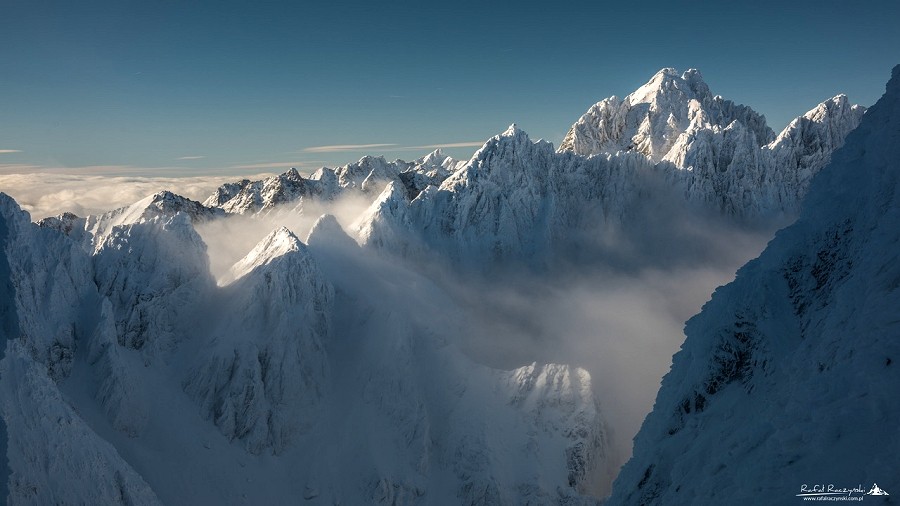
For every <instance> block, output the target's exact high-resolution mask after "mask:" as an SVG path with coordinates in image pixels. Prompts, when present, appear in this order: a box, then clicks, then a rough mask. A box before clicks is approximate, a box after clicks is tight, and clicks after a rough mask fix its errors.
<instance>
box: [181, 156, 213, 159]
mask: <svg viewBox="0 0 900 506" xmlns="http://www.w3.org/2000/svg"><path fill="white" fill-rule="evenodd" d="M201 158H206V157H205V156H179V157H178V158H176V160H200V159H201Z"/></svg>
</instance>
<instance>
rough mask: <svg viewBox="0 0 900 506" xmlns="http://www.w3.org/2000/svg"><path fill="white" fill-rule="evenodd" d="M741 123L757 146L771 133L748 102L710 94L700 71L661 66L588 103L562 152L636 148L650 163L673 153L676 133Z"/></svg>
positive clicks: (612, 151)
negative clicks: (633, 86)
mask: <svg viewBox="0 0 900 506" xmlns="http://www.w3.org/2000/svg"><path fill="white" fill-rule="evenodd" d="M735 121H736V122H738V123H741V124H742V125H743V126H744V127H745V128H746V129H747V130H749V131H750V132H751V134H752V137H753V140H754V142H755V144H756V145H757V146H764V145H766V144H768V143H769V142H770V141H772V140H773V139H774V138H775V133H774V132H772V129H770V128H769V127H768V126H767V125H766V120H765V118H764V117H763V116H761V115H760V114H758V113H756V112H754V111H753V110H752V109H750V108H749V107H747V106H744V105H737V104H735V103H734V102H731V101H730V100H725V99H723V98H722V97H720V96H713V95H712V93H710V91H709V87H708V86H707V85H706V83H705V82H704V81H703V77H702V76H701V75H700V72H699V71H697V70H694V69H690V70H688V71H686V72H684V73H683V74H681V75H680V76H679V75H678V72H677V71H676V70H675V69H672V68H665V69H662V70H660V71H659V72H657V73H656V75H654V76H653V77H652V78H651V79H650V81H648V82H647V83H646V84H644V85H643V86H641V87H640V88H638V89H637V90H635V91H634V92H633V93H631V94H630V95H628V96H627V97H625V99H623V100H619V99H618V98H616V97H610V98H607V99H605V100H603V101H601V102H598V103H597V104H595V105H594V106H592V107H591V108H590V109H588V111H587V112H586V113H585V114H584V116H582V117H581V118H580V119H579V120H578V121H577V122H576V123H575V124H574V125H573V126H572V128H571V129H570V130H569V132H568V133H567V134H566V136H565V138H564V139H563V142H562V144H560V148H559V149H560V151H572V152H574V153H577V154H579V155H584V156H589V155H595V154H599V153H615V152H616V151H636V152H638V153H641V154H643V155H645V156H647V157H648V158H650V159H651V160H653V161H654V162H658V161H660V160H663V159H664V158H666V157H671V151H672V149H673V147H674V146H675V145H676V142H677V140H678V138H679V137H680V136H681V135H683V134H685V133H690V132H695V131H697V130H700V129H709V128H711V127H713V126H718V127H720V128H724V127H726V126H728V125H730V124H731V123H733V122H735Z"/></svg>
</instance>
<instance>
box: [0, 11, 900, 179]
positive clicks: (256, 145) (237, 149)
mask: <svg viewBox="0 0 900 506" xmlns="http://www.w3.org/2000/svg"><path fill="white" fill-rule="evenodd" d="M849 4H850V3H849V2H834V1H829V0H818V1H795V2H766V1H763V2H700V1H691V2H679V1H653V0H646V1H644V2H640V3H633V2H619V3H615V4H608V3H604V2H598V1H593V2H582V1H574V2H570V3H567V4H559V3H552V4H551V3H546V2H544V3H532V2H501V1H494V2H469V1H453V2H443V3H440V4H430V3H424V2H404V1H399V2H390V3H383V4H382V3H376V2H343V3H334V2H329V3H325V2H322V3H318V4H312V3H309V2H274V1H272V2H230V1H216V2H204V1H194V2H184V1H143V2H135V1H127V0H126V1H122V0H117V1H109V2H99V1H86V2H71V1H59V2H57V1H43V0H21V1H20V0H12V1H11V0H0V65H2V69H0V172H7V173H8V172H24V171H34V170H46V169H45V168H47V167H69V168H76V169H75V170H78V171H82V172H88V173H139V174H142V175H165V176H172V175H181V174H183V175H196V174H204V173H210V174H213V173H216V174H219V173H235V174H237V173H247V174H254V173H259V172H273V171H279V172H280V171H282V170H284V169H285V168H287V167H288V166H290V165H295V166H300V167H301V168H307V169H312V168H315V167H318V166H321V165H329V166H333V165H337V164H341V163H346V162H348V161H352V160H356V159H358V158H359V157H360V156H362V155H363V154H367V153H370V154H383V155H385V156H386V157H388V158H389V159H393V158H406V159H411V158H416V157H418V156H421V155H423V154H425V153H427V152H428V151H430V150H431V148H430V146H436V145H442V144H451V145H452V144H463V146H461V147H455V148H450V149H448V150H447V151H448V152H449V153H451V154H453V155H456V156H460V157H467V156H469V155H471V153H472V152H473V151H474V150H475V149H476V147H473V146H471V144H473V143H480V142H482V141H484V140H485V139H486V138H488V137H490V136H491V135H494V134H496V133H498V132H501V131H503V130H504V129H505V128H506V126H507V125H508V124H510V123H512V122H516V123H518V124H519V125H520V126H521V127H522V128H524V129H525V130H526V131H527V132H529V134H530V135H531V136H532V138H545V139H547V140H550V141H553V142H554V143H557V144H558V142H559V141H560V140H561V139H562V136H563V135H564V133H565V131H566V130H567V129H568V127H569V126H570V125H571V124H572V123H573V122H574V121H575V120H576V119H577V118H578V117H579V116H580V115H581V114H582V113H583V112H584V111H585V110H586V109H587V108H588V107H589V106H590V105H591V104H593V103H594V102H596V101H598V100H600V99H602V98H605V97H607V96H609V95H613V94H615V95H619V96H623V95H625V94H627V93H629V92H630V91H632V90H633V89H635V88H636V87H638V86H640V85H641V84H643V83H644V82H645V81H646V80H648V79H649V78H650V77H651V76H652V75H653V74H654V73H655V72H656V71H657V70H658V69H659V68H661V67H676V68H678V69H681V70H683V69H686V68H688V67H694V68H698V69H700V70H701V72H702V73H703V75H704V77H705V78H706V81H707V83H708V84H709V85H710V88H711V89H712V91H713V92H714V93H717V94H720V95H723V96H724V97H726V98H729V99H732V100H735V101H737V102H741V103H745V104H748V105H751V106H752V107H754V108H755V109H756V110H758V111H760V112H762V113H764V114H765V115H766V117H767V118H768V120H769V123H770V125H771V126H772V127H773V128H774V129H775V130H776V131H777V130H780V129H781V128H782V127H783V126H784V125H785V124H786V123H787V122H788V121H789V120H790V119H791V118H793V117H795V116H797V115H799V114H802V113H803V112H805V111H806V110H808V109H810V108H812V107H813V106H815V105H816V104H817V103H819V102H821V101H822V100H824V99H826V98H829V97H831V96H833V95H835V94H837V93H847V94H848V95H849V96H850V99H851V100H852V101H853V102H856V103H862V104H864V105H871V104H872V103H873V102H874V101H875V100H876V99H877V98H878V97H879V96H880V95H881V93H882V92H883V90H884V83H885V82H886V81H887V79H888V76H889V74H890V69H891V67H892V66H893V65H894V64H896V63H898V62H900V30H898V28H897V26H896V25H897V22H898V21H900V2H897V1H896V0H890V1H878V0H873V1H863V2H858V4H859V5H849ZM354 145H367V147H358V148H353V147H352V146H354ZM328 146H344V147H343V148H338V147H331V148H329V147H328ZM346 146H351V147H346Z"/></svg>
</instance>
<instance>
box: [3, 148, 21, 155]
mask: <svg viewBox="0 0 900 506" xmlns="http://www.w3.org/2000/svg"><path fill="white" fill-rule="evenodd" d="M21 152H22V150H21V149H0V155H5V154H8V153H21Z"/></svg>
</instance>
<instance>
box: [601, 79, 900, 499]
mask: <svg viewBox="0 0 900 506" xmlns="http://www.w3.org/2000/svg"><path fill="white" fill-rule="evenodd" d="M841 102H843V100H841V99H840V98H838V99H837V100H836V101H835V102H834V103H833V104H832V105H833V106H835V107H838V108H841V109H843V110H844V111H845V112H847V113H848V114H851V115H853V114H856V113H855V112H854V111H853V110H852V109H849V108H847V107H845V106H842V105H841ZM804 123H805V122H804V121H802V120H801V121H799V122H797V123H796V124H795V125H794V126H795V130H798V129H799V130H803V129H805V128H808V126H803V124H804ZM898 223H900V66H898V67H896V68H895V69H894V72H893V77H892V79H891V81H890V82H889V83H888V85H887V92H886V93H885V95H884V96H883V97H882V98H881V100H879V101H878V103H877V104H875V105H874V106H872V108H871V109H869V111H868V112H867V113H866V114H865V116H863V118H862V121H861V123H860V125H859V127H858V128H857V129H856V130H855V131H853V132H852V133H850V134H849V136H848V137H847V141H846V144H845V145H844V147H843V148H841V149H839V150H837V151H836V152H835V153H834V155H833V157H832V160H831V164H830V165H829V166H828V167H826V168H825V169H823V170H822V171H821V172H820V173H819V174H818V175H817V176H816V177H815V179H814V180H813V183H812V187H811V189H810V191H809V195H808V197H807V200H806V203H805V205H804V209H803V212H802V214H801V216H800V218H799V220H798V221H797V222H796V223H795V224H794V225H792V226H790V227H788V228H786V229H784V230H782V231H780V232H779V233H778V235H777V236H776V237H775V239H774V240H773V241H772V242H771V243H769V246H768V248H767V249H766V250H765V251H764V252H763V253H762V255H761V256H760V257H759V258H758V259H756V260H753V261H752V262H750V263H748V264H747V265H746V266H744V267H743V268H742V269H741V270H740V271H739V272H738V274H737V279H736V280H735V281H734V282H732V283H731V284H729V285H727V286H725V287H722V288H720V289H718V290H717V291H716V293H715V294H714V295H713V297H712V300H711V301H710V302H709V303H707V304H706V306H704V308H703V311H702V312H701V313H700V314H698V315H697V316H695V317H694V318H692V319H691V320H690V321H688V323H687V326H686V329H685V331H686V334H687V340H686V341H685V343H684V345H683V347H682V350H681V351H680V352H678V353H677V354H676V355H675V357H674V358H673V364H672V369H671V371H670V372H669V374H668V375H666V377H665V378H664V379H663V382H662V387H661V389H660V391H659V394H658V396H657V399H656V405H655V406H654V409H653V412H652V413H650V415H648V417H647V419H646V420H645V422H644V424H643V426H642V428H641V430H640V432H639V433H638V435H637V437H636V439H635V446H634V457H633V458H632V459H631V461H630V462H629V463H628V464H627V465H626V466H625V467H624V468H623V470H622V472H621V474H620V475H619V478H618V479H617V480H616V483H615V486H614V491H613V496H612V498H611V499H610V501H609V504H613V505H616V504H683V503H720V502H729V503H751V502H757V501H759V500H760V498H763V497H765V498H774V499H772V500H775V501H781V502H785V501H787V499H788V498H791V499H794V497H793V496H794V495H795V494H797V493H799V491H800V486H801V484H804V483H833V484H835V485H837V486H838V487H840V486H842V485H843V484H846V485H847V486H854V485H858V484H859V483H862V484H866V483H873V482H876V481H877V482H878V483H880V484H882V485H883V486H885V485H886V484H889V483H891V482H890V481H889V480H894V481H893V482H892V483H891V484H892V486H893V487H896V488H900V481H897V479H896V476H894V475H893V474H892V471H891V470H892V469H893V468H894V467H895V462H896V460H897V452H898V450H900V435H898V432H897V431H896V430H895V426H894V424H892V423H891V422H890V420H895V419H897V416H898V409H897V402H896V399H895V395H894V392H896V391H898V390H900V373H898V369H897V364H896V362H897V357H898V356H900V341H898V335H900V324H898V322H900V320H898V318H897V308H898V307H900V290H898V289H897V288H898V286H900V267H898V266H900V262H898V251H900V227H898V226H897V224H898ZM873 441H877V444H875V445H873V444H871V443H872V442H873ZM886 489H887V490H890V488H888V487H886Z"/></svg>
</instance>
